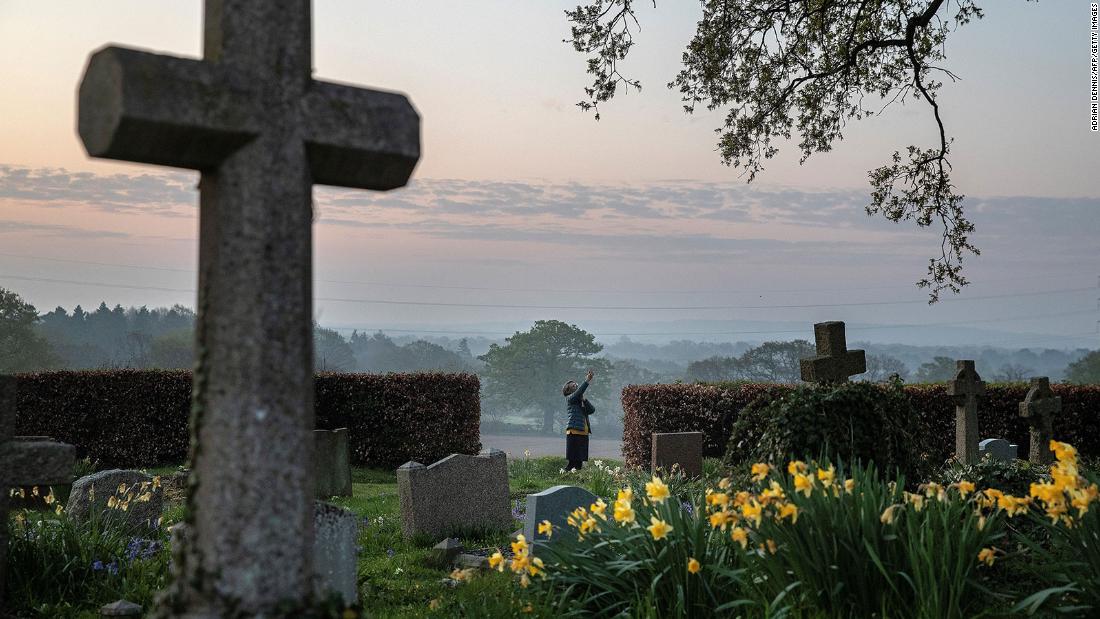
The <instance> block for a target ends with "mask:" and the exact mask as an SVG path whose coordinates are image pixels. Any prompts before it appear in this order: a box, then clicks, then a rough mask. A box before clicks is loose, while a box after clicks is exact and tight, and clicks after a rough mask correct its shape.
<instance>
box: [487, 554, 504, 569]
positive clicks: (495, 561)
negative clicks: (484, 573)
mask: <svg viewBox="0 0 1100 619" xmlns="http://www.w3.org/2000/svg"><path fill="white" fill-rule="evenodd" d="M489 569H494V570H496V571H498V572H503V571H504V555H502V554H500V552H499V551H497V552H494V553H493V556H491V557H489Z"/></svg>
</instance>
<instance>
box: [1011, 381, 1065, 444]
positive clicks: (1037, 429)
mask: <svg viewBox="0 0 1100 619" xmlns="http://www.w3.org/2000/svg"><path fill="white" fill-rule="evenodd" d="M1060 412H1062V398H1061V396H1056V395H1054V391H1052V390H1051V388H1050V379H1049V378H1047V377H1046V376H1038V377H1035V378H1032V379H1031V388H1030V389H1028V391H1027V396H1025V397H1024V401H1023V402H1020V416H1021V417H1023V418H1025V419H1027V422H1028V425H1029V426H1030V427H1031V445H1030V448H1029V450H1028V459H1029V460H1031V461H1032V462H1034V463H1036V464H1050V463H1052V462H1054V452H1052V451H1051V450H1050V439H1052V438H1054V425H1053V424H1054V416H1055V415H1057V414H1058V413H1060Z"/></svg>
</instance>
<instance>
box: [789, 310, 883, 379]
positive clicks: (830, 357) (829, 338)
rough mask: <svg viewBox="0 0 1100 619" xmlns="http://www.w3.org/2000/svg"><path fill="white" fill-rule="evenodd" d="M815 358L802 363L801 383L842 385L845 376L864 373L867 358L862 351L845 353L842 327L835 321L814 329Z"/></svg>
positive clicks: (823, 323)
mask: <svg viewBox="0 0 1100 619" xmlns="http://www.w3.org/2000/svg"><path fill="white" fill-rule="evenodd" d="M814 339H815V340H817V356H816V357H809V358H807V359H802V360H800V362H799V365H800V367H801V370H802V380H804V381H806V382H809V383H843V382H847V381H848V377H849V376H853V375H855V374H862V373H864V372H866V371H867V356H866V355H865V354H864V352H863V351H862V350H848V345H847V344H846V343H845V341H844V323H843V322H841V321H839V320H834V321H830V322H819V323H817V324H815V325H814Z"/></svg>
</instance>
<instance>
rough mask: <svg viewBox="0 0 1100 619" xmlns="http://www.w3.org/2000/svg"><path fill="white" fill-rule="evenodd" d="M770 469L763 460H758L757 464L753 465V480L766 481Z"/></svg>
mask: <svg viewBox="0 0 1100 619" xmlns="http://www.w3.org/2000/svg"><path fill="white" fill-rule="evenodd" d="M770 471H771V467H770V466H768V465H767V464H764V463H763V462H757V463H756V464H754V465H752V480H753V481H764V478H765V477H767V476H768V473H769V472H770Z"/></svg>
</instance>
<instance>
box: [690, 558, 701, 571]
mask: <svg viewBox="0 0 1100 619" xmlns="http://www.w3.org/2000/svg"><path fill="white" fill-rule="evenodd" d="M701 569H703V568H702V566H701V565H699V562H698V561H696V560H695V557H691V558H690V559H688V573H689V574H698V573H699V570H701Z"/></svg>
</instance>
